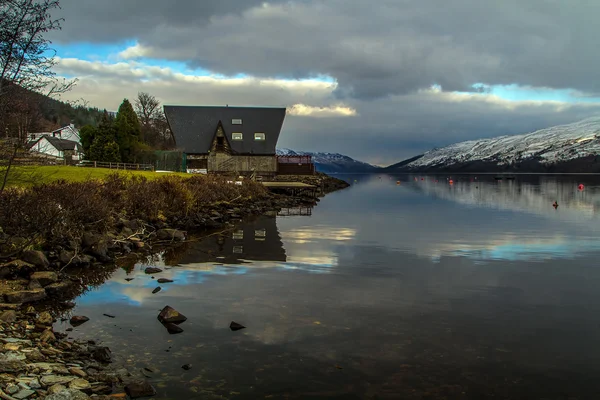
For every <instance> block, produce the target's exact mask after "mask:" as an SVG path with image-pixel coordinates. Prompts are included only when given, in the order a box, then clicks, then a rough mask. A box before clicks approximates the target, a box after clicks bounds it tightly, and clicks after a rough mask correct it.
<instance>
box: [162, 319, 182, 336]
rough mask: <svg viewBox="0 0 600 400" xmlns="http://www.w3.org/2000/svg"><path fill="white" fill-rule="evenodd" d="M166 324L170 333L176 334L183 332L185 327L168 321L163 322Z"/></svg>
mask: <svg viewBox="0 0 600 400" xmlns="http://www.w3.org/2000/svg"><path fill="white" fill-rule="evenodd" d="M163 325H164V326H165V328H167V331H169V333H170V334H175V333H181V332H183V329H181V328H180V327H179V326H177V325H175V324H173V323H170V322H167V323H166V324H163Z"/></svg>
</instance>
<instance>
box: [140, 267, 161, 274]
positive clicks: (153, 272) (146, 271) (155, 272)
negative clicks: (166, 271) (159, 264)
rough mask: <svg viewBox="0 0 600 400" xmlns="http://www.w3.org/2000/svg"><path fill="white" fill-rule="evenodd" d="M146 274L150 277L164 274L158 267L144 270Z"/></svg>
mask: <svg viewBox="0 0 600 400" xmlns="http://www.w3.org/2000/svg"><path fill="white" fill-rule="evenodd" d="M144 272H145V273H147V274H148V275H150V274H158V273H159V272H162V269H160V268H156V267H148V268H146V269H145V270H144Z"/></svg>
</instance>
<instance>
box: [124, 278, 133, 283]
mask: <svg viewBox="0 0 600 400" xmlns="http://www.w3.org/2000/svg"><path fill="white" fill-rule="evenodd" d="M133 279H134V278H125V280H126V281H127V282H131V281H132V280H133Z"/></svg>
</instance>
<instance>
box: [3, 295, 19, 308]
mask: <svg viewBox="0 0 600 400" xmlns="http://www.w3.org/2000/svg"><path fill="white" fill-rule="evenodd" d="M0 299H2V296H0ZM20 307H21V304H7V303H0V310H18V309H19V308H20Z"/></svg>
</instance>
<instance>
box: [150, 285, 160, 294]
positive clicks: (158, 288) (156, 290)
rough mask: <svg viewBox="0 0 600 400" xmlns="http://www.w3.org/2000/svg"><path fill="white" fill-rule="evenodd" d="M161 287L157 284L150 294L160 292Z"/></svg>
mask: <svg viewBox="0 0 600 400" xmlns="http://www.w3.org/2000/svg"><path fill="white" fill-rule="evenodd" d="M161 289H162V288H161V287H160V286H159V287H157V288H156V289H154V290H153V291H152V294H156V293H158V292H160V291H161Z"/></svg>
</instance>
